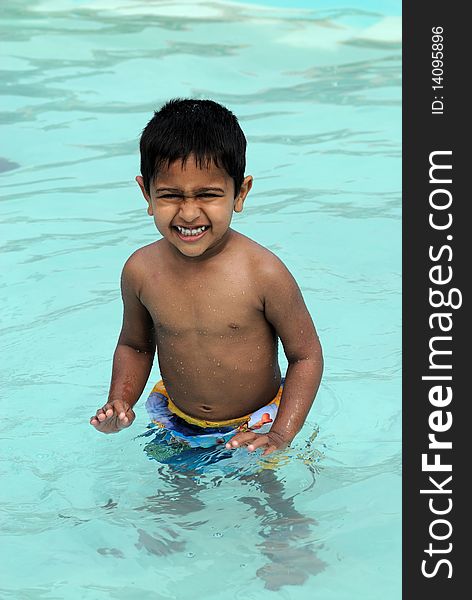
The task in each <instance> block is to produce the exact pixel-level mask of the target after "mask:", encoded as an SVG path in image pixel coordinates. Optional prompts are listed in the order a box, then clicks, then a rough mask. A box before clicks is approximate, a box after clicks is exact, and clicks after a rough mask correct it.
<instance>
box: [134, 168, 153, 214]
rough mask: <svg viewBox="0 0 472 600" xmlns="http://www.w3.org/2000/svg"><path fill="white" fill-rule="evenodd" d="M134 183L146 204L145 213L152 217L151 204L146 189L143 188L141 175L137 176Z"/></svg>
mask: <svg viewBox="0 0 472 600" xmlns="http://www.w3.org/2000/svg"><path fill="white" fill-rule="evenodd" d="M136 183H137V184H138V185H139V189H140V190H141V192H142V194H143V196H144V199H145V200H146V202H147V205H148V206H147V213H148V215H149V216H152V214H153V212H152V202H151V197H150V196H149V194H148V193H147V192H146V188H145V187H144V180H143V178H142V177H141V175H137V177H136Z"/></svg>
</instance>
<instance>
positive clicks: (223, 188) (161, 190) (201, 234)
mask: <svg viewBox="0 0 472 600" xmlns="http://www.w3.org/2000/svg"><path fill="white" fill-rule="evenodd" d="M136 181H137V182H138V185H139V187H140V188H141V191H142V193H143V195H144V197H145V199H146V201H147V203H148V214H149V215H152V216H153V217H154V222H155V224H156V227H157V229H158V230H159V232H160V233H161V234H162V235H163V236H164V237H165V238H166V240H167V241H168V242H169V243H170V244H172V245H173V246H174V247H175V248H176V249H177V250H178V251H179V252H180V253H181V254H183V255H185V256H187V257H189V258H197V257H201V256H202V257H203V256H208V255H213V254H214V253H216V252H218V248H219V247H220V246H222V245H223V244H224V239H225V236H226V234H227V232H228V228H229V225H230V223H231V218H232V215H233V210H234V211H235V212H241V211H242V209H243V204H244V200H245V199H246V196H247V194H248V192H249V190H250V189H251V186H252V177H251V176H248V177H246V178H245V179H244V182H243V185H242V186H241V191H240V193H239V194H238V195H237V196H236V198H235V197H234V182H233V179H232V178H231V177H230V176H229V175H228V173H227V172H226V171H225V170H224V169H223V168H219V167H217V166H216V165H215V164H214V162H213V161H211V162H210V163H209V164H208V165H207V166H203V168H200V167H199V166H197V165H196V163H195V158H194V157H193V155H191V156H189V158H188V160H187V161H186V162H185V163H184V164H183V165H182V161H181V160H180V159H179V160H177V161H175V162H173V163H171V164H170V165H169V167H168V168H164V167H163V168H162V169H160V170H159V173H158V175H157V177H156V178H155V179H154V181H153V182H151V186H150V192H149V194H148V193H147V191H146V190H145V188H144V183H143V178H142V177H141V176H138V177H136Z"/></svg>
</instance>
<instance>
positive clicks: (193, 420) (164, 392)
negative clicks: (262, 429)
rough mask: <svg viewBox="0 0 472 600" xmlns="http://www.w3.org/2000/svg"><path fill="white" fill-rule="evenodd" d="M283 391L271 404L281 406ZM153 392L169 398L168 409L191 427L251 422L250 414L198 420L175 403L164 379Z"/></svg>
mask: <svg viewBox="0 0 472 600" xmlns="http://www.w3.org/2000/svg"><path fill="white" fill-rule="evenodd" d="M282 389H283V388H282V386H280V388H279V391H278V392H277V396H276V397H275V398H274V399H273V400H271V402H270V403H269V404H273V403H275V404H277V406H278V405H279V404H280V398H281V397H282ZM152 391H153V392H158V393H159V394H162V395H163V396H165V397H166V398H167V408H168V409H169V410H170V411H171V412H173V413H174V415H177V416H178V417H180V418H181V419H184V421H187V423H190V424H191V425H197V426H198V427H229V426H231V425H241V423H244V422H246V421H249V419H250V418H251V415H250V414H249V415H245V416H244V417H238V418H237V419H227V420H226V421H206V420H205V419H197V418H196V417H192V416H190V415H187V414H185V413H184V412H182V411H181V410H180V408H179V407H178V406H176V405H175V404H174V403H173V401H172V399H171V397H170V396H169V394H168V392H167V390H166V388H165V387H164V382H163V381H162V379H161V380H160V381H158V382H157V383H156V385H155V386H154V387H153V388H152Z"/></svg>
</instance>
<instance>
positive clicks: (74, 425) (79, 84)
mask: <svg viewBox="0 0 472 600" xmlns="http://www.w3.org/2000/svg"><path fill="white" fill-rule="evenodd" d="M284 5H285V6H284ZM289 5H290V7H291V8H290V9H289V8H287V6H289ZM399 13H400V9H399V6H398V5H397V3H396V2H392V1H387V0H385V1H384V2H373V1H370V0H369V1H367V0H366V1H365V2H361V0H357V1H355V0H347V2H341V0H320V1H319V2H315V1H313V2H309V1H306V0H305V1H303V2H302V1H300V2H291V3H289V2H288V0H287V1H277V2H276V1H274V2H263V1H261V2H259V3H256V2H251V3H246V4H240V3H232V2H220V1H206V2H200V1H196V0H194V1H187V2H179V3H174V2H164V1H156V0H155V1H145V0H97V1H93V0H32V1H30V0H28V1H27V0H10V2H8V3H5V5H4V6H3V5H2V23H1V40H2V63H1V70H2V74H1V79H0V81H1V99H2V104H1V106H2V108H1V113H0V117H1V120H0V128H1V131H0V133H1V140H2V142H1V150H0V156H1V157H2V158H0V171H1V174H0V185H1V201H0V219H1V224H0V235H1V237H0V246H1V252H0V261H1V266H0V277H1V279H0V285H1V287H2V290H3V293H2V295H1V300H0V301H1V305H0V307H1V310H0V329H1V339H2V362H1V374H2V386H1V390H2V405H1V406H2V417H1V420H0V428H1V434H0V460H1V463H0V477H1V482H2V483H1V490H0V514H1V535H2V539H1V543H0V597H1V598H6V599H7V598H8V599H10V598H11V599H15V600H19V599H21V600H23V599H25V600H29V599H53V598H54V599H67V600H69V599H86V600H88V599H97V600H102V599H103V600H104V599H108V598H113V599H123V600H124V599H126V600H127V599H130V600H134V599H136V600H137V599H139V600H146V599H151V598H152V599H153V600H155V599H166V600H167V599H174V598H175V599H178V600H181V599H183V600H186V599H195V598H198V599H200V598H202V599H213V598H215V599H220V598H222V597H224V598H245V599H248V600H252V599H257V600H259V599H261V600H265V599H269V598H282V599H293V600H299V599H300V600H301V599H308V598H310V599H312V598H316V599H319V600H331V599H336V600H344V599H346V600H369V599H375V600H377V599H378V598H382V599H383V600H391V599H397V598H400V596H401V591H400V567H401V564H400V552H401V537H400V523H401V497H400V496H401V493H400V492H401V479H400V477H401V460H400V459H401V412H400V381H401V372H400V364H401V353H400V323H401V313H400V278H401V270H400V264H401V255H400V242H401V239H400V217H401V215H400V186H401V184H400V175H401V173H400V151H401V149H400V119H401V117H400V99H401V88H400V70H401V65H400V56H401V52H400V43H401V40H400V17H399ZM176 96H182V97H188V96H196V97H201V98H212V99H214V100H216V101H219V102H222V103H224V104H226V105H227V106H228V107H229V108H230V109H231V110H233V111H234V112H235V114H236V115H238V117H239V118H240V122H241V125H242V127H243V129H244V131H245V132H246V135H247V138H248V156H247V164H248V170H247V172H248V173H250V174H252V175H253V176H254V178H255V183H254V188H253V190H252V191H251V193H250V196H249V197H248V200H247V202H246V208H245V210H244V212H243V213H241V214H238V215H235V217H234V220H233V226H234V228H235V229H237V230H238V231H241V232H242V233H244V234H246V235H248V236H249V237H251V238H254V239H255V240H257V241H258V242H259V243H261V244H263V245H265V246H266V247H268V248H269V249H270V250H272V251H274V252H275V253H276V254H277V255H278V256H279V257H280V258H281V259H282V260H283V261H284V262H285V263H286V265H287V266H288V267H289V269H290V270H291V271H292V273H293V275H294V276H295V278H296V279H297V281H298V282H299V285H300V287H301V289H302V292H303V294H304V297H305V300H306V303H307V306H308V308H309V310H310V312H311V314H312V316H313V319H314V321H315V323H316V325H317V328H318V332H319V334H320V338H321V341H322V344H323V348H324V354H325V363H326V366H325V374H324V378H323V382H322V386H321V388H320V391H319V394H318V397H317V399H316V402H315V404H314V406H313V408H312V410H311V413H310V415H309V417H308V419H307V421H306V423H305V425H304V427H303V430H302V431H301V433H300V434H299V435H298V436H297V438H296V440H295V441H294V443H293V445H292V447H291V448H290V449H289V450H287V451H285V452H282V453H278V455H272V457H267V458H266V459H264V460H262V459H261V458H260V453H257V456H254V455H251V456H249V455H248V453H247V452H246V450H245V449H239V450H237V453H239V463H238V465H239V467H238V468H236V469H235V470H233V471H228V470H223V469H220V468H218V465H217V464H216V465H213V467H212V468H209V469H208V470H203V471H201V472H200V471H198V470H197V471H189V470H186V469H185V468H182V469H175V468H170V467H169V466H167V465H163V464H161V463H159V462H157V461H156V460H154V459H153V457H152V453H150V452H149V448H148V447H147V444H148V443H149V438H148V437H146V436H145V435H143V434H145V433H146V431H147V430H146V426H147V418H146V412H145V409H144V398H143V399H141V401H140V403H139V404H138V405H137V408H136V412H137V418H136V421H135V423H134V424H133V426H132V427H131V428H130V429H128V430H126V431H124V432H122V433H120V434H118V435H115V436H104V435H101V434H99V433H97V432H96V431H95V430H94V429H92V428H91V427H90V425H89V423H88V419H89V417H90V415H92V414H93V413H94V412H95V410H96V409H97V408H98V407H99V406H100V405H102V404H103V403H104V401H105V399H106V394H107V391H108V384H109V378H110V372H111V360H112V354H113V350H114V347H115V344H116V339H117V335H118V332H119V328H120V325H121V299H120V293H119V277H120V272H121V268H122V265H123V263H124V261H125V260H126V258H127V257H128V256H129V255H130V254H131V253H132V252H133V251H134V250H135V249H136V248H138V247H140V246H142V245H145V244H147V243H150V242H151V241H153V240H155V239H156V236H158V234H157V232H156V230H155V228H154V226H153V223H152V220H151V219H150V218H149V217H147V215H146V211H145V206H144V202H143V199H142V197H141V195H140V192H139V190H138V188H137V186H136V184H135V183H134V176H135V175H136V174H137V173H138V168H139V155H138V139H139V135H140V133H141V130H142V128H143V127H144V125H145V124H146V122H147V121H148V119H149V118H150V116H151V115H152V111H153V110H154V109H155V108H157V107H158V106H160V105H161V104H162V103H163V102H164V101H166V100H167V99H169V98H171V97H176ZM280 362H281V366H282V369H283V370H285V368H286V365H287V362H286V359H285V357H284V356H283V354H282V353H281V356H280ZM158 378H159V372H158V370H157V362H156V365H155V367H154V369H153V373H152V376H151V380H150V381H149V384H148V386H147V389H146V393H148V392H149V390H150V389H151V387H152V385H153V384H154V382H155V381H156V380H157V379H158ZM255 465H256V466H257V465H259V466H263V467H264V468H263V469H261V470H259V471H258V470H257V468H256V469H255V468H254V467H255Z"/></svg>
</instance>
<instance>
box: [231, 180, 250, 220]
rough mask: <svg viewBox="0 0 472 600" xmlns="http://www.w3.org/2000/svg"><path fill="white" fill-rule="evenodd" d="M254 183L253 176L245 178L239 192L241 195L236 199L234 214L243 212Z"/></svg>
mask: <svg viewBox="0 0 472 600" xmlns="http://www.w3.org/2000/svg"><path fill="white" fill-rule="evenodd" d="M253 181H254V179H253V177H252V175H248V176H247V177H245V178H244V181H243V183H242V185H241V189H240V190H239V194H238V195H237V196H236V198H235V199H234V207H233V210H234V212H238V213H239V212H242V210H243V206H244V200H246V196H247V195H248V194H249V191H250V189H251V188H252V182H253Z"/></svg>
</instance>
